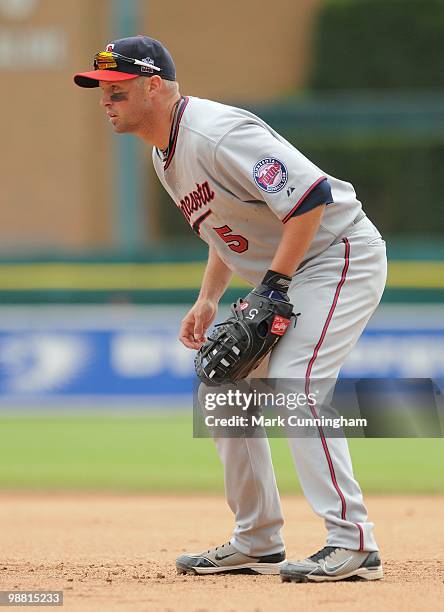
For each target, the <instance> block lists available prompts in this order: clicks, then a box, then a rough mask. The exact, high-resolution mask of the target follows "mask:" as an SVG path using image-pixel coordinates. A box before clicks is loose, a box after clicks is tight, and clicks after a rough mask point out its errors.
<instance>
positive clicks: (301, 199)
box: [282, 176, 327, 223]
mask: <svg viewBox="0 0 444 612" xmlns="http://www.w3.org/2000/svg"><path fill="white" fill-rule="evenodd" d="M326 180H327V177H326V176H321V178H319V179H318V180H317V181H316V182H314V183H313V185H311V187H309V188H308V189H307V191H306V192H305V193H304V194H303V195H302V196H301V197H300V198H299V200H298V201H297V202H296V204H295V205H294V206H293V208H292V209H291V210H290V212H289V213H288V214H287V215H285V217H284V218H283V219H282V223H287V221H288V219H290V218H291V217H293V216H294V214H295V212H296V211H297V210H298V209H299V208H300V206H302V204H303V203H304V201H305V199H306V197H307V196H308V195H310V193H311V192H312V191H313V189H315V187H317V185H319V183H322V182H323V181H326Z"/></svg>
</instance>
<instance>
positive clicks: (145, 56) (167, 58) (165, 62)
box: [74, 36, 176, 87]
mask: <svg viewBox="0 0 444 612" xmlns="http://www.w3.org/2000/svg"><path fill="white" fill-rule="evenodd" d="M154 74H158V75H159V76H160V77H161V78H162V79H165V80H166V81H175V80H176V67H175V65H174V62H173V58H172V57H171V55H170V53H169V51H168V50H167V49H166V48H165V47H164V46H163V45H162V43H160V42H159V41H158V40H155V39H154V38H150V37H149V36H131V37H130V38H119V39H118V40H114V41H113V42H110V43H109V44H107V45H106V48H105V50H104V51H100V52H99V53H97V54H96V55H95V56H94V70H92V71H91V72H79V73H78V74H76V75H74V82H75V83H76V85H79V87H98V86H99V81H126V80H128V79H135V78H137V77H140V76H145V77H150V76H153V75H154Z"/></svg>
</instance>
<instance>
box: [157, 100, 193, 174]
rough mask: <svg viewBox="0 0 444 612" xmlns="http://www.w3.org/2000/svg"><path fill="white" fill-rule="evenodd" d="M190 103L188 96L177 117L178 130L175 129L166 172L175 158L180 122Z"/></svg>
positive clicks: (165, 166) (165, 167) (166, 163)
mask: <svg viewBox="0 0 444 612" xmlns="http://www.w3.org/2000/svg"><path fill="white" fill-rule="evenodd" d="M189 101H190V99H189V97H188V96H186V97H185V98H184V102H183V105H182V108H181V109H180V111H179V115H178V117H177V121H176V128H175V131H174V136H173V144H172V145H171V148H170V151H169V153H168V157H167V160H166V162H165V165H164V167H163V169H164V170H166V169H167V168H168V166H169V165H170V163H171V160H172V159H173V156H174V151H175V150H176V142H177V137H178V135H179V126H180V122H181V121H182V117H183V114H184V112H185V109H186V107H187V104H188V102H189Z"/></svg>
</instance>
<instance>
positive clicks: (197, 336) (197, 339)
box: [179, 299, 217, 350]
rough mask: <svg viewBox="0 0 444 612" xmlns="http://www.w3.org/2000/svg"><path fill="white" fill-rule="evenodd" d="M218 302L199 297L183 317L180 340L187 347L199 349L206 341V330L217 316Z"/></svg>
mask: <svg viewBox="0 0 444 612" xmlns="http://www.w3.org/2000/svg"><path fill="white" fill-rule="evenodd" d="M216 314H217V303H216V302H213V301H211V300H206V299H199V300H197V302H196V303H195V304H194V306H193V307H192V308H191V310H189V311H188V312H187V314H186V315H185V317H184V318H183V319H182V325H181V327H180V332H179V340H180V341H181V342H182V344H184V345H185V346H186V347H187V348H190V349H195V350H198V349H200V347H201V346H202V345H203V343H204V342H205V341H206V336H205V332H206V331H207V329H208V328H209V327H210V325H211V323H212V322H213V321H214V319H215V318H216Z"/></svg>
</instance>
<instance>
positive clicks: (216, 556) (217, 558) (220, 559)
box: [214, 552, 237, 561]
mask: <svg viewBox="0 0 444 612" xmlns="http://www.w3.org/2000/svg"><path fill="white" fill-rule="evenodd" d="M235 554H237V553H235V552H234V553H230V554H229V555H224V556H223V557H221V556H220V555H219V553H216V554H215V555H214V558H215V559H216V561H222V559H227V558H228V557H232V556H233V555H235Z"/></svg>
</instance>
